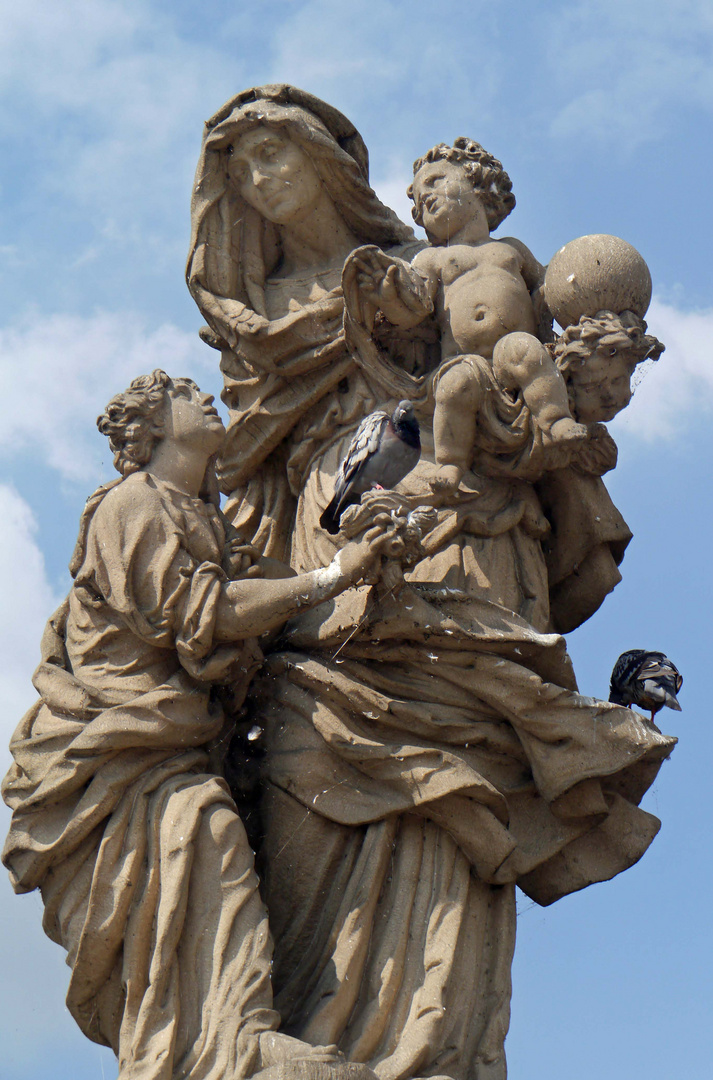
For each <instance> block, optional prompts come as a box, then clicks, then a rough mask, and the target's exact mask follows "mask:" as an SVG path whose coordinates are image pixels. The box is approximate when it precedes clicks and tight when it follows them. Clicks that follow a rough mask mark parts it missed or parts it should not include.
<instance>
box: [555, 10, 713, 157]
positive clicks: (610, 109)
mask: <svg viewBox="0 0 713 1080" xmlns="http://www.w3.org/2000/svg"><path fill="white" fill-rule="evenodd" d="M548 31H549V34H548V46H547V50H548V55H549V61H550V64H549V66H550V71H551V80H550V85H551V88H552V95H553V100H555V101H557V102H558V103H559V102H562V101H566V102H567V104H566V105H564V107H563V108H558V111H557V113H556V115H555V118H554V120H553V122H552V126H551V132H552V134H553V135H555V136H557V137H560V138H572V139H577V140H579V139H584V140H587V139H592V138H596V139H597V140H599V139H606V140H608V141H609V142H610V143H611V144H615V143H618V142H619V140H621V139H626V141H627V146H628V147H629V149H631V147H632V146H634V145H636V144H637V143H640V142H643V141H645V140H648V139H650V138H652V137H656V136H658V135H660V134H661V131H662V129H663V128H664V127H666V126H668V122H669V120H670V117H671V116H672V115H673V112H674V110H676V111H679V110H680V109H681V107H682V106H683V107H685V108H691V107H693V108H696V107H697V108H702V109H705V110H708V111H710V110H713V9H712V8H711V6H710V3H709V2H708V0H630V2H627V3H621V2H620V0H597V2H596V3H591V0H580V2H579V3H575V4H567V5H557V12H556V16H554V17H553V16H552V14H551V13H550V17H549V19H548Z"/></svg>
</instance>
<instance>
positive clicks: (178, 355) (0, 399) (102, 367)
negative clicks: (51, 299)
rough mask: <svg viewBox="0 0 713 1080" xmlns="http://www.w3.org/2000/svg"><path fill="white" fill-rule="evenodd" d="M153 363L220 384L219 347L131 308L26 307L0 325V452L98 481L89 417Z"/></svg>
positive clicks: (102, 458)
mask: <svg viewBox="0 0 713 1080" xmlns="http://www.w3.org/2000/svg"><path fill="white" fill-rule="evenodd" d="M154 368H163V369H164V370H166V371H168V373H169V375H188V376H191V377H192V378H195V379H196V381H197V382H198V383H199V384H201V385H202V386H203V388H204V389H206V390H210V391H212V392H215V390H216V389H217V388H219V376H218V363H217V353H215V352H214V351H213V350H212V349H209V348H208V347H207V346H206V345H204V344H203V343H202V342H201V341H200V339H199V338H198V336H197V334H194V333H187V332H186V331H184V330H180V329H179V328H178V327H176V326H173V325H171V324H165V325H163V326H158V327H156V328H155V329H150V330H149V329H148V328H147V324H146V322H145V320H142V319H141V318H139V317H138V316H136V315H134V314H132V313H131V312H118V313H107V312H103V313H102V312H100V313H97V314H95V315H91V316H87V317H82V316H77V315H50V316H49V317H46V318H43V317H42V316H41V314H40V312H39V311H35V312H31V313H29V314H27V315H25V316H24V317H22V318H21V319H19V320H17V321H16V322H15V323H13V324H12V325H11V326H9V327H6V328H5V329H0V385H2V390H1V391H0V452H2V453H3V455H4V456H6V457H9V458H13V457H15V458H17V457H19V456H20V455H24V456H25V457H29V458H30V459H33V458H34V459H35V460H36V459H38V458H39V460H40V461H41V462H42V463H43V464H45V465H49V466H50V467H51V468H53V469H56V470H57V471H58V472H59V473H60V475H61V476H62V477H63V478H64V479H67V480H70V481H81V482H87V481H88V482H89V483H90V484H91V483H92V482H94V483H96V482H98V480H99V479H100V475H101V470H102V463H103V462H104V463H106V462H108V461H109V455H108V448H107V444H106V440H105V439H104V438H103V437H102V436H100V435H99V434H98V432H97V430H96V427H95V426H94V419H95V417H96V416H98V415H99V413H100V412H101V411H102V410H103V408H104V406H105V405H106V403H107V401H108V400H109V398H110V397H112V396H113V394H115V393H117V392H119V391H121V390H123V389H124V388H125V387H126V386H127V385H128V383H129V382H130V381H131V379H133V378H135V377H136V376H137V375H141V374H143V373H144V372H147V371H152V370H153V369H154ZM104 471H105V472H106V469H105V470H104Z"/></svg>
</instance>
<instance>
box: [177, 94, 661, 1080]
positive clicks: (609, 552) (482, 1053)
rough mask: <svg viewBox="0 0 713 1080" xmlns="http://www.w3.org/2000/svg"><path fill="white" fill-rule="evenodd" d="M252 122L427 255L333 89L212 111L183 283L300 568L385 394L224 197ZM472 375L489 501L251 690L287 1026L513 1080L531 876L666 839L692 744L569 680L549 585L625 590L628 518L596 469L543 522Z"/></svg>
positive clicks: (230, 455)
mask: <svg viewBox="0 0 713 1080" xmlns="http://www.w3.org/2000/svg"><path fill="white" fill-rule="evenodd" d="M256 123H259V124H262V125H264V126H267V127H272V126H274V127H275V128H277V129H278V130H279V131H281V132H282V133H283V134H286V135H287V136H288V137H289V138H291V139H293V140H294V141H295V143H297V145H299V146H300V147H301V148H302V150H304V151H305V152H306V153H308V154H309V155H310V157H311V159H312V161H313V163H314V165H315V168H316V169H317V172H318V173H319V175H320V176H321V178H322V180H323V183H324V184H325V186H326V187H327V189H328V191H329V193H330V196H331V198H332V200H333V202H334V205H335V207H336V208H337V209H338V210H339V212H340V214H342V216H343V218H344V220H345V221H346V222H347V223H348V225H349V227H350V228H351V230H352V232H353V233H354V235H355V236H356V237H357V238H358V240H359V241H360V243H366V244H369V243H371V244H377V245H379V246H380V247H381V248H382V249H383V250H387V251H389V252H390V253H392V254H396V255H401V256H402V257H403V258H405V259H407V260H408V259H409V258H410V257H411V255H412V254H413V253H414V251H415V250H416V247H417V245H416V243H415V242H414V241H413V238H412V234H410V231H409V230H407V229H406V228H405V226H403V225H402V224H401V223H400V222H398V221H397V219H395V217H394V215H393V214H392V213H391V212H390V211H388V210H387V209H386V208H385V207H383V206H382V204H380V203H379V201H378V200H377V199H376V197H375V196H374V194H373V192H372V191H371V189H370V188H369V187H368V183H367V177H368V169H367V157H366V151H365V148H364V146H363V143H362V142H361V139H360V138H359V135H358V133H357V132H356V131H355V130H354V128H353V126H352V125H351V124H350V123H349V121H348V120H346V118H345V117H343V116H342V115H341V114H340V113H337V112H336V110H334V109H332V108H331V107H330V106H328V105H326V104H325V103H324V102H320V101H319V99H316V98H314V97H312V96H311V95H308V94H305V93H304V92H303V91H300V90H297V89H295V88H294V87H289V86H272V87H258V88H255V89H252V90H249V91H246V92H245V93H244V94H241V95H238V96H237V97H236V98H234V99H232V100H231V101H230V102H228V104H227V105H226V106H225V107H224V108H223V109H221V110H220V111H219V112H218V113H217V114H216V116H215V117H213V118H212V119H211V120H210V121H208V124H207V125H206V131H205V135H204V141H203V149H202V153H201V158H200V161H199V165H198V171H197V174H196V187H195V191H194V201H193V207H192V217H193V237H192V242H191V252H190V255H189V261H188V271H187V276H188V283H189V288H190V289H191V292H192V294H193V296H194V298H195V299H196V302H197V303H198V305H199V307H200V309H201V312H202V313H203V315H204V317H205V319H206V321H207V322H208V324H209V327H210V335H206V339H207V340H211V343H212V344H214V345H215V346H216V347H218V348H220V350H221V370H222V371H223V375H224V380H225V390H224V393H223V399H224V401H225V402H226V404H227V405H228V406H229V408H230V411H231V416H230V425H229V429H228V439H227V442H226V447H225V450H224V452H223V455H222V460H221V463H220V467H219V474H220V478H221V485H222V489H223V490H224V491H225V492H226V494H228V495H229V500H228V503H227V505H226V508H225V510H226V514H227V515H228V516H229V518H230V520H231V521H232V522H233V524H234V525H235V527H236V528H237V530H238V531H239V532H240V533H242V534H243V535H244V536H245V538H246V539H247V540H250V541H252V542H254V543H255V544H256V545H257V546H258V547H259V548H260V549H261V550H262V551H263V552H264V553H265V554H267V555H274V556H276V557H281V558H285V560H286V561H289V562H290V563H291V565H292V566H293V567H295V569H311V568H313V567H316V566H322V565H326V564H327V562H328V561H329V559H330V558H331V557H332V555H333V554H334V550H335V547H334V543H333V541H332V539H331V538H330V537H329V536H327V535H326V534H325V533H324V532H323V531H322V530H320V529H319V526H318V521H319V516H320V514H321V511H322V510H323V509H324V507H325V506H326V505H327V503H328V502H329V499H330V498H331V494H332V478H333V477H334V475H335V473H336V470H337V467H338V464H339V461H340V458H341V456H342V454H343V452H344V450H345V449H346V446H347V445H348V442H349V440H350V439H351V436H352V435H353V433H354V430H355V428H356V426H357V424H358V423H359V421H360V420H361V419H362V418H363V417H364V416H365V415H366V414H367V413H368V412H369V411H371V410H373V409H374V408H375V407H388V406H389V404H390V403H391V402H392V400H393V394H392V393H391V392H390V391H389V389H388V380H384V379H382V378H381V377H380V376H379V373H378V372H377V371H375V370H374V369H373V368H370V365H369V363H368V362H367V363H365V362H364V359H363V357H360V356H359V355H358V351H355V350H354V349H353V345H352V347H351V348H350V345H348V343H347V338H346V335H345V331H344V328H343V325H342V314H343V289H342V284H341V281H340V275H339V273H338V271H335V272H334V273H332V274H329V273H327V274H325V275H324V276H323V277H320V278H317V277H310V276H309V275H308V274H306V273H305V274H303V275H301V276H300V275H296V276H295V277H293V278H280V277H279V276H278V275H276V273H275V271H276V268H277V267H278V266H279V257H280V255H279V235H278V230H277V229H276V228H275V227H274V226H272V225H271V223H270V222H267V221H264V220H262V219H260V217H259V215H257V214H256V212H255V211H254V210H252V209H251V208H249V207H246V206H245V204H244V203H242V202H241V200H239V199H238V197H237V195H236V194H235V192H234V191H231V190H230V188H229V185H228V183H227V154H228V149H227V148H228V146H229V145H230V144H231V142H232V140H233V139H235V138H236V137H238V136H239V135H240V133H241V132H242V131H244V130H249V129H250V127H251V126H253V127H254V126H255V124H256ZM258 316H260V317H262V318H263V319H264V318H267V319H268V320H273V322H270V323H269V325H268V326H267V327H266V326H265V325H264V324H262V323H261V322H260V320H259V319H258V318H257V317H258ZM396 336H397V335H393V336H392V338H390V339H389V340H387V341H385V342H382V345H383V351H385V352H388V353H389V355H390V356H391V358H392V359H393V360H394V362H395V363H396V364H397V365H399V366H401V367H402V368H403V369H404V370H406V371H407V372H408V373H409V374H410V375H411V376H413V378H414V379H415V380H416V382H417V384H418V386H419V387H420V390H419V392H418V393H417V394H416V395H415V396H416V398H417V405H418V411H419V418H420V420H421V425H422V445H423V458H422V463H421V465H420V466H419V468H418V469H417V470H416V471H415V472H414V473H412V474H411V476H410V477H409V478H408V479H407V481H406V482H405V483H404V485H403V486H402V490H403V493H404V497H405V498H406V499H410V500H411V503H410V504H411V505H418V503H419V502H428V499H429V496H430V488H429V486H428V476H429V473H430V471H432V470H433V468H434V465H433V446H432V431H431V421H432V409H433V404H432V396H431V392H430V391H431V379H430V375H431V374H432V372H433V370H434V369H435V367H436V365H437V355H438V350H437V349H435V350H434V349H432V348H431V347H430V345H429V341H428V339H427V337H425V338H424V339H423V340H420V341H416V342H415V344H413V347H412V348H411V351H409V348H408V345H406V346H405V345H404V344H403V343H400V342H398V341H397V340H394V338H395V337H396ZM431 344H432V343H431ZM355 352H356V354H355ZM480 377H481V378H482V379H483V382H484V387H485V388H486V389H487V391H488V393H492V394H493V395H494V396H493V398H492V402H491V404H490V405H489V406H488V407H487V408H486V409H485V410H484V411H483V417H482V423H481V431H480V437H481V439H483V440H485V443H486V444H487V443H488V440H489V441H490V442H489V453H490V458H491V460H490V465H492V466H494V465H495V463H497V468H495V467H493V468H483V469H482V473H483V475H482V476H480V474H479V477H478V479H479V481H482V482H480V483H479V485H478V495H477V497H475V496H474V497H473V499H471V500H467V499H466V500H464V501H462V502H461V503H459V505H458V506H457V507H456V506H454V507H446V508H441V510H439V513H438V520H437V523H436V526H435V528H433V530H432V531H431V532H429V533H428V534H427V536H426V537H425V539H424V548H425V552H426V556H425V558H424V559H423V561H422V562H421V563H420V564H419V565H418V566H416V567H415V568H414V570H413V571H412V573H411V574H410V580H409V584H408V585H407V587H406V588H405V589H404V590H402V591H401V592H400V594H398V595H396V594H395V593H394V594H391V595H385V594H384V592H383V590H382V591H379V590H376V591H370V590H369V589H367V588H363V589H360V590H352V591H350V593H349V594H347V595H346V596H344V597H342V598H339V599H337V600H335V601H332V602H330V604H329V605H325V606H324V607H323V609H322V610H321V611H320V610H318V609H315V611H314V612H312V613H311V614H308V615H305V616H304V617H302V618H300V619H298V620H295V621H294V622H293V624H292V625H291V626H290V627H289V629H288V631H287V633H286V635H285V636H284V638H283V640H282V642H281V643H279V644H278V645H277V646H276V647H275V648H274V651H273V653H272V655H271V656H269V657H268V659H267V662H266V665H265V668H264V671H263V673H262V674H261V676H260V678H259V680H258V682H257V685H256V687H255V692H254V694H253V706H252V707H253V709H254V715H255V719H256V720H257V721H258V722H259V723H260V724H261V725H262V726H264V728H265V737H266V743H267V756H266V760H265V771H264V787H265V793H264V826H265V838H264V843H263V846H262V851H261V861H262V864H263V866H264V868H265V876H266V881H265V896H266V901H267V904H268V909H269V914H270V926H271V930H272V933H273V935H274V937H275V967H274V972H273V980H274V986H275V990H276V993H277V997H276V1006H277V1008H278V1009H279V1010H280V1013H281V1015H282V1018H283V1026H284V1027H285V1029H286V1030H287V1031H289V1032H290V1033H292V1034H294V1035H298V1036H299V1037H301V1038H304V1039H306V1040H308V1041H312V1042H326V1043H329V1042H336V1043H338V1044H339V1046H340V1048H341V1049H342V1050H343V1051H344V1052H345V1053H346V1054H347V1056H348V1057H350V1058H351V1059H352V1060H354V1061H359V1062H364V1063H367V1064H369V1065H370V1066H371V1067H372V1068H374V1069H375V1071H376V1072H377V1074H378V1075H379V1076H380V1077H381V1078H382V1080H401V1078H403V1080H408V1078H411V1077H418V1076H434V1075H440V1074H446V1075H448V1076H452V1077H454V1078H456V1080H461V1078H463V1080H466V1078H467V1080H503V1078H504V1077H505V1072H506V1068H505V1057H504V1050H503V1042H504V1038H505V1034H506V1032H507V1026H508V1019H509V1001H510V965H511V960H512V952H513V947H514V938H515V905H514V890H515V882H518V883H519V884H520V885H521V886H522V888H523V889H525V891H526V892H528V894H529V895H530V896H533V897H534V898H535V899H537V900H538V901H539V902H540V903H545V904H546V903H551V902H553V901H554V900H556V899H558V898H559V897H560V896H562V895H564V894H566V893H567V892H570V891H572V890H574V889H578V888H583V887H585V886H586V885H587V884H589V883H590V882H592V881H597V880H602V879H604V878H608V877H611V876H613V875H614V874H615V873H618V872H619V871H620V870H623V869H625V868H626V867H627V866H629V865H631V864H632V863H633V862H635V861H636V859H638V858H639V857H640V856H641V854H642V853H643V851H644V850H645V849H646V847H647V845H648V844H649V843H650V842H651V839H652V838H653V836H654V835H655V833H656V831H657V829H658V822H657V821H656V819H655V818H653V817H651V815H648V814H645V813H643V812H642V811H640V810H638V809H637V804H638V802H639V800H640V799H641V797H642V795H643V793H644V792H645V790H646V789H647V787H648V786H649V785H650V783H651V782H652V780H653V777H654V776H655V774H656V771H657V770H658V768H659V765H660V762H661V761H662V760H663V758H665V757H666V756H667V755H668V754H669V753H670V750H671V748H672V746H673V745H674V742H675V740H672V739H668V738H665V737H664V736H662V735H660V734H659V733H658V732H657V731H656V730H654V729H653V728H652V727H651V726H649V725H646V724H644V723H643V722H642V721H641V719H640V718H638V717H637V716H636V714H634V713H632V712H630V711H628V710H625V709H621V708H619V707H616V706H612V705H609V704H607V703H604V702H599V701H594V700H593V699H591V698H585V697H582V696H581V695H579V694H578V693H577V692H576V683H575V680H574V676H573V673H572V669H571V665H570V663H569V660H568V658H567V656H566V652H565V648H564V642H563V640H562V639H561V638H560V637H559V636H558V635H556V634H553V633H551V630H552V628H553V625H554V624H553V621H552V620H553V615H552V614H551V612H550V602H549V586H550V585H551V584H554V585H556V586H557V596H556V602H557V613H556V624H557V625H558V626H561V627H562V628H564V629H571V628H573V626H575V625H577V624H578V623H579V622H581V621H583V619H584V618H587V617H588V616H589V615H590V614H591V613H592V612H593V611H595V610H596V608H597V607H598V606H599V604H600V603H601V602H602V600H603V598H604V596H605V595H606V594H607V592H609V591H610V589H611V588H612V587H613V585H614V584H615V583H616V581H617V580H618V572H617V570H616V564H617V563H618V562H619V561H620V560H621V556H622V554H623V549H624V547H625V546H626V542H627V540H628V536H629V534H628V530H627V529H626V526H625V524H624V522H623V520H622V519H621V517H620V515H618V513H617V512H616V510H615V508H614V507H613V506H612V505H611V501H610V500H609V498H608V495H607V493H606V489H605V488H604V485H603V484H602V482H601V480H600V479H599V478H598V477H592V478H590V479H591V482H589V481H587V483H582V484H576V485H572V484H571V483H570V482H569V478H567V479H566V480H565V481H564V486H563V485H562V484H560V485H559V488H558V485H557V484H556V483H555V484H552V485H550V487H549V489H548V495H549V500H548V503H547V512H548V517H547V518H546V517H545V515H544V514H543V503H542V502H541V499H540V497H538V494H537V493H536V490H535V486H534V483H535V481H536V480H537V479H538V477H540V476H541V475H542V470H541V468H540V470H539V471H538V467H537V457H538V453H539V448H538V436H537V432H536V431H533V430H531V426H530V424H529V419H528V416H527V415H526V413H525V412H523V410H522V407H521V405H518V404H517V403H513V402H512V401H509V400H508V399H506V397H505V396H504V395H503V394H502V392H500V391H499V389H498V388H497V386H495V385H494V381H493V379H492V373H491V371H490V368H489V365H487V364H485V363H484V365H481V367H480ZM400 396H402V397H403V396H407V395H406V394H400ZM486 456H487V454H486ZM486 464H487V463H486ZM585 479H586V478H585ZM575 487H576V489H577V490H576V492H575V491H574V488H575ZM603 510H604V512H603ZM572 522H576V524H577V527H578V528H579V530H580V532H579V535H578V536H576V537H575V536H574V535H573V534H571V530H570V528H569V526H570V525H571V523H572ZM552 524H554V525H555V526H556V530H555V531H556V534H557V535H556V543H555V544H554V546H553V547H552V550H551V551H549V552H548V562H546V561H545V556H544V554H543V541H544V539H545V538H546V537H547V536H549V535H551V526H552ZM549 568H552V569H553V571H554V578H553V579H552V580H549V579H548V569H549ZM590 571H591V572H590ZM583 580H585V587H584V588H582V586H581V584H580V583H581V581H583Z"/></svg>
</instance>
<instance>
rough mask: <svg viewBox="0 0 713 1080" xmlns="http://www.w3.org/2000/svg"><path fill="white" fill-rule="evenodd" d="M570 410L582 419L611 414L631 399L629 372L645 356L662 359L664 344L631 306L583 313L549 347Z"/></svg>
mask: <svg viewBox="0 0 713 1080" xmlns="http://www.w3.org/2000/svg"><path fill="white" fill-rule="evenodd" d="M551 349H552V353H553V356H554V361H555V364H556V365H557V370H558V371H559V372H560V374H561V375H562V377H563V379H564V381H565V385H566V386H567V392H568V394H569V404H570V409H571V410H572V415H573V416H575V417H576V418H577V419H578V420H579V421H581V422H582V423H583V424H591V423H596V422H597V421H601V422H604V423H607V422H608V421H609V420H613V419H614V417H615V416H616V414H617V413H620V412H621V410H622V409H625V408H626V406H627V405H628V404H629V402H630V401H631V394H632V390H631V376H632V375H633V374H634V369H635V368H636V367H637V366H638V365H639V364H641V363H643V361H644V360H658V358H659V356H660V355H661V353H662V352H663V350H664V346H663V345H662V344H661V342H660V341H659V340H658V338H655V337H654V336H653V334H647V333H646V323H645V322H644V320H643V319H642V318H640V317H639V316H638V315H636V314H635V312H633V311H622V312H621V314H620V315H617V314H616V313H615V312H613V311H598V312H597V314H596V315H594V316H589V315H582V317H581V319H580V320H579V322H578V323H576V324H575V325H574V326H568V327H567V329H566V330H565V331H564V333H563V334H562V335H561V337H559V338H558V340H557V342H556V344H555V345H554V346H552V347H551Z"/></svg>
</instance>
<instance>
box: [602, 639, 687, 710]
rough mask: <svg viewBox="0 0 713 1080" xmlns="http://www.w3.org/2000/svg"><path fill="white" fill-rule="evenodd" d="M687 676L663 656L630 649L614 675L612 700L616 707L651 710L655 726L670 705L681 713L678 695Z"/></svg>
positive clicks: (615, 668)
mask: <svg viewBox="0 0 713 1080" xmlns="http://www.w3.org/2000/svg"><path fill="white" fill-rule="evenodd" d="M682 686H683V676H682V675H681V673H680V672H679V670H678V668H677V667H676V665H675V664H674V663H672V662H671V661H670V660H669V658H668V657H667V656H665V655H664V653H662V652H647V651H646V649H630V650H629V651H628V652H625V653H622V654H621V656H620V657H619V659H618V660H617V662H616V664H615V665H614V670H613V671H612V675H611V686H610V689H609V700H610V701H613V702H614V703H615V704H616V705H638V706H639V707H640V708H642V709H648V710H649V712H650V713H651V721H652V723H653V719H654V716H655V715H656V713H657V712H658V711H659V710H660V709H663V707H664V705H668V707H669V709H675V710H676V712H680V711H681V706H680V705H679V704H678V698H677V697H676V694H677V693H678V692H679V690H680V689H681V687H682Z"/></svg>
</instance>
